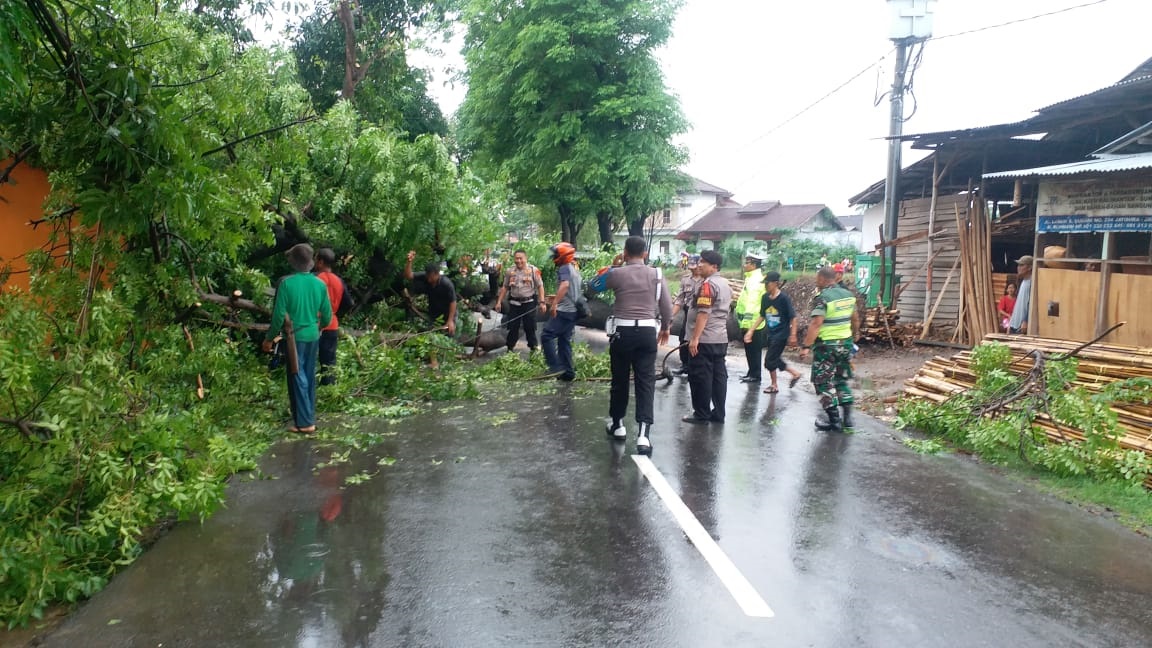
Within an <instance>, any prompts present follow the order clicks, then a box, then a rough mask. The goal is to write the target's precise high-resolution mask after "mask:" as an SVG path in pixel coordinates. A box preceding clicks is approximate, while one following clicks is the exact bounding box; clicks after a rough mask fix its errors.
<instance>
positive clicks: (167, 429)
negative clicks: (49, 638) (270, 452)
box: [0, 291, 274, 625]
mask: <svg viewBox="0 0 1152 648" xmlns="http://www.w3.org/2000/svg"><path fill="white" fill-rule="evenodd" d="M54 303H56V304H62V303H64V302H61V301H58V300H55V301H54ZM75 316H76V313H75V312H72V311H69V310H65V309H63V308H60V307H56V308H54V309H53V310H51V311H49V310H48V309H46V308H44V307H43V306H41V305H37V304H36V303H34V302H32V301H30V300H25V299H22V298H19V297H17V296H15V295H12V294H3V295H0V389H2V390H3V391H4V393H5V394H6V400H7V403H6V406H5V411H6V412H8V413H7V414H4V415H3V417H2V420H0V510H2V511H3V517H4V520H5V523H4V525H3V526H2V527H0V618H2V619H5V620H7V622H8V623H9V624H10V625H11V624H16V623H22V622H23V621H25V620H27V619H29V618H38V617H39V616H40V615H41V614H42V613H43V610H44V607H45V606H46V605H47V604H48V603H49V602H51V601H65V602H72V601H76V600H78V599H80V598H83V597H86V596H89V595H91V594H92V593H93V592H95V591H96V590H98V589H99V588H100V587H102V586H103V584H104V583H105V582H106V581H107V579H108V578H109V577H110V576H111V574H112V573H113V571H114V570H115V569H116V568H117V567H118V566H120V565H124V564H127V563H129V562H131V561H132V560H133V559H134V558H135V557H136V555H137V554H138V553H139V551H140V543H141V539H142V538H143V537H144V535H145V534H146V533H147V532H148V531H149V529H150V528H151V527H153V526H154V525H156V524H157V523H158V522H159V521H161V520H163V519H165V518H170V517H171V518H176V519H186V518H201V519H202V518H203V517H204V516H206V515H208V514H210V513H211V512H212V511H213V510H214V509H215V508H217V507H218V506H219V505H220V504H221V502H222V499H223V486H224V482H223V479H224V478H225V477H227V476H228V475H230V474H232V473H234V472H236V471H238V470H249V469H252V468H254V467H255V458H256V457H257V456H258V454H259V453H260V452H261V451H262V450H263V448H264V447H265V445H266V444H267V442H268V441H269V439H270V438H271V435H270V434H269V430H270V429H271V426H270V425H269V422H270V416H269V413H268V412H267V411H263V412H262V410H263V408H264V407H265V406H266V404H267V403H268V402H269V398H270V396H271V394H272V392H273V391H274V389H273V387H272V383H271V381H270V380H268V378H267V376H266V373H265V372H262V371H261V370H260V369H261V365H260V364H259V362H258V361H257V360H256V358H255V357H254V356H251V355H246V354H242V353H238V345H237V343H236V342H233V341H232V340H231V339H229V337H228V336H227V335H226V334H222V333H217V332H211V331H209V332H196V333H194V334H193V337H194V342H195V344H196V348H197V352H196V353H192V352H190V351H189V350H188V344H187V342H186V341H185V337H184V333H183V331H182V330H181V328H180V327H179V326H175V325H168V326H159V327H155V326H148V325H144V324H141V323H140V322H139V320H138V318H137V317H136V314H135V313H134V312H133V311H131V310H130V309H128V308H126V307H125V306H124V305H123V302H122V301H120V300H118V299H117V298H116V296H115V294H113V293H112V292H111V291H99V292H98V293H97V294H96V296H95V298H94V299H93V302H92V325H91V326H90V327H89V328H88V330H87V331H86V332H84V333H81V332H80V331H79V330H78V329H77V327H76V325H75V322H76V318H75ZM198 376H200V377H202V379H203V380H204V388H205V397H204V399H203V400H201V399H199V398H198V397H197V396H196V386H197V382H196V381H197V377H198ZM254 405H255V406H257V407H256V409H254V408H253V406H254ZM9 407H10V408H11V409H9Z"/></svg>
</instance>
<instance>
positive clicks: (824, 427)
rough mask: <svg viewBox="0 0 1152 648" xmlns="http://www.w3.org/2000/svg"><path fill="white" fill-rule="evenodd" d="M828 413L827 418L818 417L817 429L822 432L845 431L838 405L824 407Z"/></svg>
mask: <svg viewBox="0 0 1152 648" xmlns="http://www.w3.org/2000/svg"><path fill="white" fill-rule="evenodd" d="M824 412H825V413H826V414H827V415H828V416H827V418H826V419H820V418H818V419H816V429H817V430H820V431H822V432H843V431H844V426H843V425H842V424H841V422H840V411H839V410H837V409H836V406H835V405H833V406H832V407H826V408H824Z"/></svg>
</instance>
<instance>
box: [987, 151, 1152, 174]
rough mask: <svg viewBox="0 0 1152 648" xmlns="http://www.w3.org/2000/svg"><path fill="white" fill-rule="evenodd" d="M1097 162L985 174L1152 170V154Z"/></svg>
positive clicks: (1071, 163)
mask: <svg viewBox="0 0 1152 648" xmlns="http://www.w3.org/2000/svg"><path fill="white" fill-rule="evenodd" d="M1097 158H1098V159H1095V160H1081V161H1079V162H1069V163H1067V164H1053V165H1052V166H1043V167H1036V168H1034V169H1019V170H1016V171H999V172H997V173H985V174H984V177H985V178H1027V177H1030V176H1069V175H1079V174H1087V173H1115V172H1117V171H1133V170H1136V169H1152V153H1133V154H1131V155H1100V156H1097Z"/></svg>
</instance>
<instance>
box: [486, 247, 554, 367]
mask: <svg viewBox="0 0 1152 648" xmlns="http://www.w3.org/2000/svg"><path fill="white" fill-rule="evenodd" d="M512 258H513V260H514V262H515V265H513V267H512V269H511V270H509V271H508V273H507V275H506V276H505V277H504V284H503V285H502V286H500V294H499V296H497V297H496V310H497V311H499V310H500V306H501V305H502V304H503V303H504V299H505V298H507V299H508V306H509V308H508V314H507V315H506V316H505V317H504V321H505V322H506V323H507V326H508V338H507V339H506V340H505V343H506V344H507V345H508V350H509V351H511V350H512V349H513V348H515V346H516V341H517V340H519V339H520V327H524V341H525V342H527V343H528V351H529V352H531V351H535V350H536V347H537V342H536V311H537V309H539V311H540V314H541V315H543V314H544V313H545V312H547V310H548V305H547V304H545V303H544V281H543V280H542V279H541V278H540V271H539V270H537V269H536V266H534V265H532V264H530V263H528V253H527V252H525V251H524V250H516V252H515V253H514V254H513V255H512Z"/></svg>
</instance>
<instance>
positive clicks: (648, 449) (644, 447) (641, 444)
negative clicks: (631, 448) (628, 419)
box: [636, 423, 652, 457]
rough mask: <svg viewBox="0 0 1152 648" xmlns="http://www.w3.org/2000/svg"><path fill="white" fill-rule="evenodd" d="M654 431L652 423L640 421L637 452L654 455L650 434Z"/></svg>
mask: <svg viewBox="0 0 1152 648" xmlns="http://www.w3.org/2000/svg"><path fill="white" fill-rule="evenodd" d="M651 431H652V424H651V423H638V424H637V433H636V454H638V455H645V456H648V457H650V456H652V440H651V439H649V438H648V434H649V433H650V432H651Z"/></svg>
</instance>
